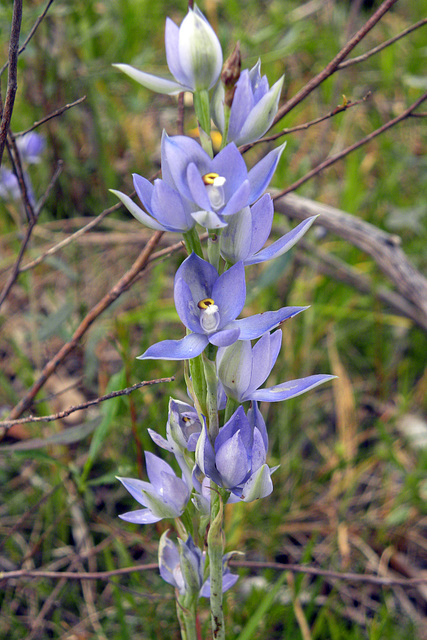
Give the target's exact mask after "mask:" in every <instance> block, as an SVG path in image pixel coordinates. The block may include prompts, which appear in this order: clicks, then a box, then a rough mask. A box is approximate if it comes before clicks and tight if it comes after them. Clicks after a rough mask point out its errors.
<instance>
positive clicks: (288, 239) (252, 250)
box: [220, 193, 317, 266]
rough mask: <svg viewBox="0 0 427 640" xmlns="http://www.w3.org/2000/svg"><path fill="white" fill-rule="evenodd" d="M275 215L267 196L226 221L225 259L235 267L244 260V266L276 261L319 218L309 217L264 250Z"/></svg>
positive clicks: (223, 236) (223, 234)
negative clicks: (236, 263)
mask: <svg viewBox="0 0 427 640" xmlns="http://www.w3.org/2000/svg"><path fill="white" fill-rule="evenodd" d="M273 215H274V206H273V201H272V199H271V197H270V195H269V194H268V193H266V194H264V195H263V196H262V198H260V199H259V200H258V201H257V202H256V203H255V204H254V205H253V206H252V207H245V208H244V209H242V210H241V211H238V212H237V213H236V214H234V216H230V217H229V218H227V222H228V225H227V227H226V228H225V229H224V231H223V232H222V234H221V237H220V250H221V255H222V257H223V258H224V259H225V260H228V261H229V262H231V263H233V264H234V263H235V262H239V261H240V260H241V261H242V262H243V264H244V265H245V266H247V265H250V264H257V263H259V262H265V261H266V260H271V259H272V258H277V257H278V256H281V255H282V254H283V253H286V251H289V249H291V248H292V247H293V246H294V244H296V243H297V242H298V240H299V239H300V238H301V237H302V236H303V235H304V234H305V232H306V231H308V229H309V228H310V227H311V225H312V224H313V222H314V220H315V219H316V218H317V216H312V217H311V218H306V220H303V222H301V223H300V224H299V225H297V226H296V227H295V228H294V229H292V231H289V232H288V233H285V235H284V236H282V237H281V238H279V239H278V240H276V242H273V243H272V244H271V245H269V246H268V247H266V248H265V249H262V247H263V245H264V244H265V242H266V240H267V238H268V236H269V235H270V231H271V225H272V223H273Z"/></svg>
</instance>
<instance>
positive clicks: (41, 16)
mask: <svg viewBox="0 0 427 640" xmlns="http://www.w3.org/2000/svg"><path fill="white" fill-rule="evenodd" d="M53 2H54V0H49V1H48V3H47V5H46V7H45V8H44V9H43V11H42V13H41V14H40V16H39V17H38V18H37V20H36V21H35V23H34V25H33V26H32V28H31V30H30V33H29V34H28V36H27V37H26V38H25V40H24V43H23V45H22V47H21V48H20V49H19V51H18V55H21V53H22V52H23V51H25V49H26V48H27V44H28V43H29V41H30V40H31V38H32V37H33V35H34V34H35V32H36V31H37V29H38V27H39V25H40V23H41V22H42V20H43V19H44V17H45V16H46V14H47V12H48V11H49V8H50V6H51V4H53ZM8 66H9V62H6V63H5V64H4V65H3V66H2V68H1V69H0V77H1V76H2V75H3V73H4V71H5V69H7V67H8Z"/></svg>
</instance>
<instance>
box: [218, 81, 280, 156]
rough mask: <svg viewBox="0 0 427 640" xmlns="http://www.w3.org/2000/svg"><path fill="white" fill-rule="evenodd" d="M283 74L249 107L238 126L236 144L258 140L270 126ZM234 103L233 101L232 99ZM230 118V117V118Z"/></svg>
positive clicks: (276, 106) (277, 103) (275, 111)
mask: <svg viewBox="0 0 427 640" xmlns="http://www.w3.org/2000/svg"><path fill="white" fill-rule="evenodd" d="M283 80H284V76H282V77H281V78H280V80H278V81H277V82H276V83H275V84H274V85H273V86H272V87H271V89H270V90H269V91H268V93H266V94H265V95H264V96H263V97H262V98H261V99H260V100H259V102H257V104H255V105H254V107H253V108H252V109H251V111H250V113H249V114H248V117H247V118H246V120H245V122H244V123H243V125H242V127H241V128H240V131H239V135H238V137H237V139H236V144H238V145H241V144H248V143H250V142H254V140H258V139H259V138H261V136H263V135H264V133H265V132H266V131H267V130H268V129H269V128H270V126H271V123H272V122H273V120H274V116H275V115H276V113H277V108H278V105H279V98H280V93H281V91H282V86H283ZM233 104H234V101H233ZM230 120H231V118H230Z"/></svg>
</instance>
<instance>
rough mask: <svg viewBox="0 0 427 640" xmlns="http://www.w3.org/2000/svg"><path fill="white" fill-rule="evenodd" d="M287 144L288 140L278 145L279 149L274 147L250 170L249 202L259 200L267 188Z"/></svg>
mask: <svg viewBox="0 0 427 640" xmlns="http://www.w3.org/2000/svg"><path fill="white" fill-rule="evenodd" d="M285 146H286V142H285V143H284V144H282V145H281V146H280V147H277V149H273V151H270V153H267V155H266V156H265V157H264V158H263V159H262V160H260V161H259V162H258V163H257V164H256V165H255V166H254V167H253V168H252V169H251V170H250V171H249V174H248V178H249V182H250V183H251V194H250V197H249V204H251V203H252V202H255V200H258V198H259V197H260V196H262V194H263V193H264V191H265V190H266V189H267V187H268V185H269V182H270V180H271V178H272V177H273V173H274V172H275V170H276V167H277V163H278V162H279V158H280V156H281V155H282V152H283V149H284V148H285Z"/></svg>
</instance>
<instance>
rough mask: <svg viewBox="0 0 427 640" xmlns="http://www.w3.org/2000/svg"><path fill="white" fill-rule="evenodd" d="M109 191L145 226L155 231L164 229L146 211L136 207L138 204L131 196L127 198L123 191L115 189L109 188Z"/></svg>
mask: <svg viewBox="0 0 427 640" xmlns="http://www.w3.org/2000/svg"><path fill="white" fill-rule="evenodd" d="M110 191H111V193H114V195H115V196H117V197H118V199H119V200H121V201H122V203H123V204H124V205H125V207H126V209H127V210H128V211H129V213H131V214H132V215H133V216H134V217H135V218H136V219H137V220H139V222H142V224H145V226H146V227H149V228H150V229H156V231H166V229H165V227H164V226H163V225H161V224H160V223H159V222H157V220H155V219H154V218H152V217H151V216H149V215H148V213H145V211H143V210H142V209H141V207H138V205H137V204H135V203H134V201H133V200H131V198H129V196H127V195H126V194H125V193H122V192H121V191H116V190H115V189H110Z"/></svg>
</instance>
